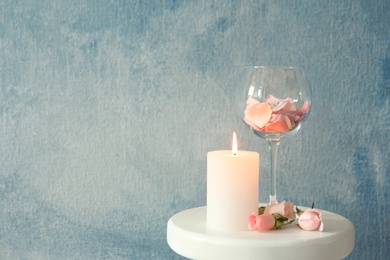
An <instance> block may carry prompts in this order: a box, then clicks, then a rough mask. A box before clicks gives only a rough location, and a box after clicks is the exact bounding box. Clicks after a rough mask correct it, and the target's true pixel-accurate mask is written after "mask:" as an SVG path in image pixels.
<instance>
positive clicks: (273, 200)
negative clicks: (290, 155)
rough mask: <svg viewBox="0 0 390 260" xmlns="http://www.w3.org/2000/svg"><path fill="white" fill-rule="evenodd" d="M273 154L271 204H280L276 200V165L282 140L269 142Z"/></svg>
mask: <svg viewBox="0 0 390 260" xmlns="http://www.w3.org/2000/svg"><path fill="white" fill-rule="evenodd" d="M267 141H268V145H269V149H270V152H271V193H270V195H269V204H276V203H278V201H277V199H276V165H277V159H278V149H279V144H280V140H278V139H277V140H275V139H273V140H267Z"/></svg>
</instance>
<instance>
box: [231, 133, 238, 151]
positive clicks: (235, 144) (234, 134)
mask: <svg viewBox="0 0 390 260" xmlns="http://www.w3.org/2000/svg"><path fill="white" fill-rule="evenodd" d="M237 152H238V150H237V136H236V132H233V145H232V154H233V155H237Z"/></svg>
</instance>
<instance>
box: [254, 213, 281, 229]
mask: <svg viewBox="0 0 390 260" xmlns="http://www.w3.org/2000/svg"><path fill="white" fill-rule="evenodd" d="M274 226H275V218H274V216H273V215H271V214H261V215H256V214H254V213H252V214H250V215H249V218H248V229H249V230H255V229H257V230H260V231H266V230H270V229H272V228H273V227H274Z"/></svg>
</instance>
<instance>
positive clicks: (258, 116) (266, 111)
mask: <svg viewBox="0 0 390 260" xmlns="http://www.w3.org/2000/svg"><path fill="white" fill-rule="evenodd" d="M271 115H272V109H271V106H270V105H269V104H268V103H266V102H261V103H258V104H255V105H253V106H247V107H246V109H245V118H244V120H246V121H249V122H252V123H253V124H254V125H255V126H257V127H258V128H262V127H263V126H264V125H265V124H266V123H267V122H268V121H269V119H270V118H271Z"/></svg>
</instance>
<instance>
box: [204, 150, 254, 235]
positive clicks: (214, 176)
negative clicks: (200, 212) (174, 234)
mask: <svg viewBox="0 0 390 260" xmlns="http://www.w3.org/2000/svg"><path fill="white" fill-rule="evenodd" d="M258 198H259V154H258V153H256V152H251V151H238V152H236V153H232V150H222V151H212V152H208V153H207V227H209V228H211V229H216V230H221V231H245V230H248V217H249V215H250V214H251V213H257V210H258V205H259V199H258Z"/></svg>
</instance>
